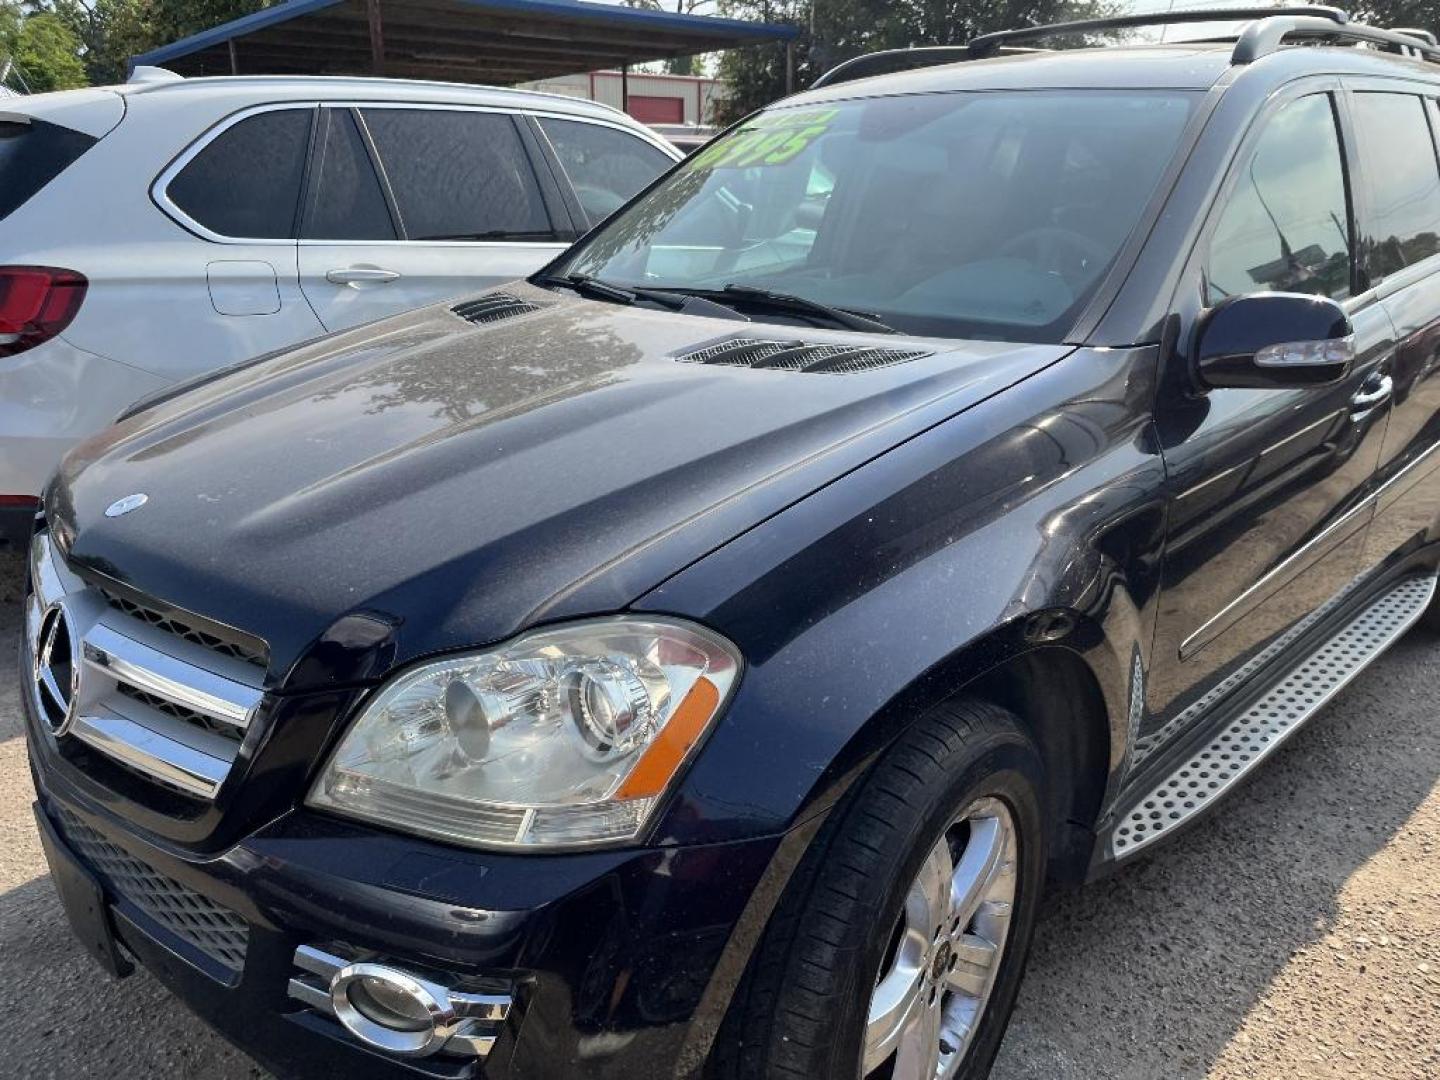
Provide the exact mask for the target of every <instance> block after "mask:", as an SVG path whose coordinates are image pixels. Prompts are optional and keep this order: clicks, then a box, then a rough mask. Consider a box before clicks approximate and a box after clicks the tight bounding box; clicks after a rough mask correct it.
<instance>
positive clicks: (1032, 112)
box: [556, 90, 1194, 342]
mask: <svg viewBox="0 0 1440 1080" xmlns="http://www.w3.org/2000/svg"><path fill="white" fill-rule="evenodd" d="M1193 100H1194V95H1192V94H1187V93H1182V92H1172V91H1071V90H1067V91H1014V92H996V91H987V92H978V93H975V92H964V93H942V94H924V95H911V96H902V97H889V98H874V99H867V100H857V101H846V102H840V103H837V104H834V105H826V106H824V107H814V106H811V107H794V106H792V107H789V108H781V109H774V110H771V111H769V112H766V113H761V114H759V115H757V116H755V117H753V118H752V119H750V120H748V121H746V122H745V123H744V124H743V125H741V126H740V127H739V128H737V129H736V130H734V131H732V132H731V133H729V134H728V135H726V136H725V137H723V138H721V139H719V140H717V141H716V142H714V143H712V144H710V145H709V146H708V147H706V148H705V149H704V150H702V151H701V152H700V153H698V154H697V155H695V156H694V157H692V158H690V159H688V160H687V161H685V162H682V163H681V164H680V165H679V166H678V167H677V168H676V170H675V171H674V172H673V173H671V175H670V176H668V177H667V178H666V179H665V180H664V181H663V182H662V183H661V184H660V185H659V186H658V187H656V188H655V189H654V190H652V191H651V192H650V193H649V194H648V195H646V196H645V197H644V198H642V199H641V200H640V201H638V202H637V203H635V204H634V205H633V206H631V207H630V208H629V209H627V210H625V211H623V212H622V213H621V214H619V215H618V216H617V217H615V218H613V219H612V220H611V221H610V222H608V223H607V224H606V225H605V226H603V227H602V228H601V229H600V230H598V231H597V232H596V233H594V234H592V236H591V237H589V238H588V239H587V240H585V241H584V242H582V244H581V245H580V246H579V247H578V248H577V249H576V251H575V253H574V254H573V255H572V256H571V257H570V258H569V259H568V260H567V261H566V262H565V263H564V264H562V265H561V266H559V267H557V268H556V273H557V274H558V275H561V276H564V275H575V274H579V275H585V276H587V277H593V278H598V279H600V280H602V281H604V282H606V283H613V284H617V285H627V286H634V287H639V286H648V287H650V288H654V289H665V288H673V289H694V290H723V289H725V288H726V287H727V286H730V285H740V286H746V287H750V288H756V289H764V290H767V291H770V292H776V293H784V294H787V295H788V296H791V297H802V298H804V299H805V300H807V301H816V302H819V303H822V304H825V305H828V306H830V307H832V308H840V309H844V310H846V311H852V312H861V313H863V314H865V315H867V316H871V317H873V318H875V319H877V320H879V321H881V322H883V323H886V324H888V325H890V326H892V327H895V328H896V329H898V330H902V331H904V332H907V333H912V334H923V335H934V336H941V337H965V338H988V339H995V340H1007V341H1030V342H1058V341H1062V340H1063V339H1064V337H1065V335H1066V334H1067V333H1068V331H1069V329H1070V327H1071V325H1072V324H1073V323H1074V321H1075V319H1076V318H1077V317H1078V316H1079V314H1080V311H1081V308H1082V306H1083V305H1084V304H1085V302H1086V301H1087V300H1088V299H1089V298H1090V296H1091V295H1092V294H1093V293H1094V291H1095V290H1096V288H1098V286H1099V284H1100V282H1101V280H1102V279H1103V277H1104V275H1105V272H1106V271H1107V270H1108V269H1109V267H1110V265H1111V264H1112V263H1113V262H1114V260H1115V257H1116V255H1117V253H1118V252H1119V250H1120V248H1121V246H1122V245H1123V244H1124V242H1125V239H1126V237H1128V236H1129V235H1130V232H1131V231H1132V230H1133V229H1134V227H1135V224H1136V222H1137V221H1138V220H1139V218H1140V215H1141V213H1142V212H1143V210H1144V208H1145V206H1146V204H1147V203H1148V202H1149V200H1150V197H1151V195H1152V193H1153V191H1154V188H1155V184H1156V181H1157V179H1158V178H1159V176H1160V174H1161V172H1162V171H1163V170H1164V168H1165V166H1166V164H1167V163H1168V162H1169V160H1170V158H1171V156H1172V155H1173V154H1174V152H1175V148H1176V146H1177V144H1178V143H1179V140H1180V134H1181V131H1182V130H1183V128H1184V126H1185V122H1186V120H1187V118H1188V116H1189V114H1190V108H1191V104H1192V102H1193ZM712 295H713V294H712ZM721 300H722V302H725V300H724V298H723V297H722V298H721ZM766 317H767V318H768V317H771V316H769V315H767V316H766Z"/></svg>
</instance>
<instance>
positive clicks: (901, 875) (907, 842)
mask: <svg viewBox="0 0 1440 1080" xmlns="http://www.w3.org/2000/svg"><path fill="white" fill-rule="evenodd" d="M1042 787H1043V769H1042V765H1041V760H1040V756H1039V754H1038V752H1037V751H1036V749H1035V746H1034V744H1033V743H1032V742H1031V740H1030V738H1029V737H1028V736H1027V735H1026V734H1025V732H1024V730H1023V729H1022V728H1021V726H1020V724H1019V723H1018V721H1017V720H1016V719H1015V717H1014V716H1012V715H1011V714H1010V713H1008V712H1006V711H1005V710H1004V709H1001V708H999V707H997V706H995V705H991V704H989V703H986V702H981V701H975V700H969V699H965V698H956V699H952V700H951V701H948V702H946V703H944V704H942V705H939V706H937V707H935V708H933V709H931V710H929V711H928V712H927V713H926V714H924V715H923V716H922V717H921V718H920V720H918V721H917V722H916V723H915V724H914V725H913V727H911V728H910V729H909V730H908V731H907V732H906V733H905V734H904V735H903V736H902V737H901V738H900V740H899V741H898V742H897V743H896V744H895V745H894V746H893V747H892V748H891V749H890V750H888V751H887V752H886V753H885V754H884V755H883V756H882V757H881V759H880V760H879V761H878V762H877V763H876V765H875V766H874V767H873V768H872V769H871V770H870V772H869V773H868V774H867V775H866V777H865V778H864V779H863V780H862V781H861V782H860V783H859V785H858V790H856V791H854V792H852V793H851V794H850V795H848V796H847V797H846V799H845V800H844V802H842V804H841V806H840V807H839V808H837V810H836V811H835V812H834V813H833V814H832V815H831V819H830V820H829V821H827V822H826V824H825V826H824V828H822V830H821V833H820V835H819V836H818V837H817V838H816V841H815V843H814V845H813V846H812V848H811V849H810V851H809V852H807V854H806V855H805V857H804V858H803V859H802V861H801V865H800V866H799V867H798V868H797V870H796V873H795V875H794V876H793V877H792V879H791V882H790V884H789V886H788V887H787V889H786V892H785V894H784V895H783V896H782V897H781V900H780V903H779V905H778V907H777V910H776V912H775V914H774V915H773V917H772V919H771V922H770V925H769V927H768V928H767V930H766V933H765V935H764V937H763V939H762V941H761V945H760V947H759V949H758V950H757V952H756V955H755V958H754V959H753V960H752V963H751V966H750V969H749V970H748V971H747V973H746V976H745V978H744V980H743V981H742V983H741V986H740V989H739V991H738V992H737V995H736V999H735V1001H734V1003H733V1004H732V1007H731V1009H730V1012H729V1014H728V1016H727V1018H726V1022H725V1024H724V1026H723V1027H722V1029H721V1031H720V1033H719V1036H718V1038H717V1043H716V1048H715V1053H714V1055H713V1057H712V1063H713V1064H712V1068H711V1070H710V1075H711V1076H712V1077H715V1078H716V1080H854V1078H857V1077H861V1076H867V1077H875V1078H876V1080H880V1078H886V1080H917V1078H918V1077H921V1076H923V1077H924V1080H931V1077H932V1076H933V1075H935V1073H934V1069H935V1065H934V1064H932V1065H931V1069H930V1072H929V1074H928V1075H927V1073H926V1069H925V1067H924V1065H923V1062H921V1061H920V1058H921V1057H923V1056H925V1053H926V1052H925V1050H924V1047H926V1046H933V1045H935V1043H933V1042H931V1041H929V1039H928V1036H929V1034H931V1032H932V1031H933V1027H932V1028H931V1029H922V1030H920V1031H919V1034H915V1029H910V1028H907V1029H906V1030H907V1031H909V1032H910V1035H909V1036H908V1038H907V1040H906V1041H905V1043H904V1045H903V1046H901V1047H900V1048H899V1049H898V1050H897V1051H896V1052H895V1053H893V1054H891V1055H890V1056H889V1058H888V1059H880V1061H881V1063H880V1064H879V1065H878V1066H877V1065H876V1062H875V1059H876V1054H877V1053H879V1052H881V1050H882V1048H883V1047H885V1046H886V1045H887V1044H886V1043H885V1041H884V1040H883V1039H879V1038H877V1037H876V1033H877V1032H879V1031H880V1030H881V1029H882V1028H883V1027H884V1025H882V1024H878V1023H877V1025H875V1027H874V1029H873V1030H867V1028H870V1024H869V1021H870V1019H871V1013H872V1009H874V1010H876V1011H877V1012H876V1015H877V1016H879V1015H881V1013H882V1011H883V1010H880V1003H881V1000H882V993H881V987H882V985H883V986H884V988H885V993H884V995H883V997H884V1000H889V1001H897V1000H901V999H902V998H903V999H904V1000H907V1001H913V1000H925V1001H926V1002H928V1001H929V1000H930V999H929V998H928V990H927V987H928V988H935V989H936V991H937V998H936V1000H938V1001H939V1003H940V1004H939V1006H937V1007H932V1009H931V1010H930V1011H928V1012H926V1014H925V1015H926V1016H927V1017H928V1016H933V1015H935V1012H934V1009H935V1008H939V1009H942V1010H949V1011H950V1012H952V1013H954V1014H955V1015H964V1011H965V1010H967V1009H968V1010H970V1012H971V1014H972V1015H973V1013H974V1012H977V1011H978V1014H979V1015H978V1020H975V1021H974V1022H973V1023H972V1024H970V1025H969V1027H968V1030H967V1034H966V1035H965V1037H964V1038H963V1039H962V1038H960V1037H959V1036H958V1034H957V1033H958V1032H959V1031H960V1026H959V1024H958V1023H951V1024H949V1026H948V1028H947V1029H946V1034H945V1037H946V1038H947V1039H948V1040H949V1041H947V1042H945V1043H943V1044H941V1049H942V1050H943V1049H944V1048H945V1047H948V1048H949V1049H950V1051H951V1052H950V1053H948V1054H937V1056H936V1057H935V1058H933V1059H932V1061H933V1062H935V1063H937V1064H943V1065H944V1069H943V1072H942V1075H944V1076H945V1077H946V1078H947V1080H980V1078H983V1077H985V1076H987V1075H988V1074H989V1071H990V1066H991V1064H992V1062H993V1061H994V1059H995V1055H996V1053H997V1052H998V1050H999V1048H1000V1041H1001V1039H1002V1038H1003V1036H1004V1034H1005V1028H1006V1025H1007V1024H1008V1023H1009V1019H1010V1012H1011V1010H1012V1009H1013V1008H1014V1003H1015V996H1016V993H1017V992H1018V990H1019V986H1020V979H1021V976H1022V975H1023V973H1024V968H1025V960H1026V954H1027V953H1028V951H1029V946H1030V938H1031V934H1032V932H1033V930H1034V925H1035V913H1036V907H1037V903H1038V901H1039V898H1040V893H1041V890H1042V887H1043V882H1044V878H1045V866H1046V850H1045V833H1046V830H1045V823H1044V820H1043V815H1042V811H1041V807H1042V806H1043V805H1044V802H1043V799H1042ZM967 811H973V812H974V816H971V817H968V818H963V819H961V820H960V821H957V817H958V816H959V815H962V814H965V813H966V812H967ZM987 815H988V816H987ZM1003 815H1008V820H1009V822H1010V823H1011V825H1012V826H1013V831H1012V834H1011V836H1012V842H1011V843H1010V844H1009V845H1008V846H1007V847H1005V848H1004V852H1005V855H1006V857H1005V858H1003V859H1001V860H1000V863H1001V864H1002V869H1001V871H1000V872H998V873H996V874H993V875H991V876H990V877H989V878H987V879H986V880H989V881H991V882H992V883H994V884H993V887H994V889H996V890H998V891H995V892H989V893H987V894H986V895H987V896H991V897H993V896H997V895H998V896H1003V895H1006V893H1005V887H1004V886H1005V882H1006V879H1007V878H1008V879H1009V882H1010V887H1013V902H1012V903H1011V905H1010V912H1009V919H1008V933H1003V932H1000V933H997V926H998V924H999V922H1000V921H1003V920H1001V919H1000V915H999V914H997V911H998V910H999V909H996V908H995V907H994V906H993V904H994V901H993V900H992V901H987V903H986V904H982V905H981V911H980V912H978V913H977V914H976V915H975V916H974V918H973V919H971V920H969V921H967V923H966V926H964V927H961V928H960V930H961V931H962V932H963V931H965V930H966V929H967V928H969V929H970V930H972V931H973V933H971V934H968V935H966V936H964V937H963V938H958V937H957V938H955V940H956V941H957V942H959V943H961V944H963V945H964V946H965V948H964V949H963V953H964V955H965V956H967V957H968V956H976V955H979V954H977V952H976V951H975V945H974V943H975V942H976V941H977V938H979V937H981V936H984V935H988V936H989V937H992V938H993V937H995V936H1000V937H1001V938H1002V940H1001V942H1000V945H1001V948H1000V951H999V953H998V956H999V959H998V963H994V964H992V965H990V966H989V968H988V970H987V973H986V974H984V975H983V976H980V975H976V974H974V972H975V971H976V970H977V969H974V968H968V967H966V966H964V965H960V966H959V971H958V974H956V975H954V976H947V977H946V979H945V980H944V981H943V982H941V981H939V980H940V976H939V975H938V974H937V969H938V968H942V967H943V968H946V969H948V970H949V971H951V972H954V971H956V965H957V963H958V957H957V950H956V949H955V948H954V947H953V946H952V947H951V948H950V950H949V951H948V952H945V951H944V949H942V947H941V946H940V945H938V944H926V943H924V942H923V941H922V932H921V931H923V928H924V927H926V926H929V925H931V924H932V923H933V919H931V918H930V916H932V915H933V913H934V911H935V905H934V904H933V903H930V904H926V903H924V902H923V899H924V898H926V897H928V898H930V899H931V900H935V899H937V898H938V897H940V896H942V895H943V896H947V897H948V896H949V895H950V890H949V889H948V888H945V887H944V886H943V885H937V883H939V882H942V881H943V880H944V878H943V874H944V871H945V864H944V860H943V857H942V856H941V855H940V854H939V851H940V841H941V839H942V837H943V838H944V839H945V849H946V850H947V851H950V852H951V853H952V859H953V862H952V867H954V868H955V871H956V872H955V878H956V880H957V881H958V880H961V874H960V871H963V870H965V869H966V868H967V867H973V866H974V865H978V863H976V861H975V859H976V856H974V855H972V857H971V858H970V860H969V861H968V862H967V860H966V858H965V855H966V853H970V852H972V850H973V851H974V852H981V853H984V852H987V851H988V852H991V853H992V854H993V852H994V851H995V850H996V848H995V847H994V844H993V840H994V837H995V835H996V834H997V832H999V831H1003V826H1004V824H1005V818H1004V816H1003ZM1006 864H1008V865H1011V866H1013V871H1012V872H1010V873H1006V872H1005V871H1004V869H1003V865H1006ZM922 871H923V873H924V881H923V882H922V881H921V880H919V879H920V878H921V875H922ZM964 880H965V881H971V880H980V879H979V878H972V877H965V878H964ZM924 884H929V885H930V886H931V888H929V889H926V888H924V887H923V885H924ZM987 888H988V886H987ZM972 895H973V891H972ZM917 897H918V898H920V899H917ZM952 914H953V911H952ZM946 917H947V918H950V916H948V915H947V916H946ZM967 918H968V917H967ZM927 919H929V920H930V921H927ZM951 921H952V922H953V919H951ZM932 940H933V935H932ZM982 944H983V942H982ZM917 970H920V972H921V973H920V974H919V975H914V972H916V971H917ZM989 972H993V974H990V973H989ZM882 976H883V977H884V981H883V983H882ZM962 976H963V977H964V981H965V982H967V983H969V984H971V985H970V989H971V990H975V991H977V992H976V993H975V995H974V1000H973V1001H972V1000H971V997H970V996H969V991H965V992H962V991H959V990H956V989H954V986H953V984H952V982H951V981H950V979H951V978H960V977H962ZM912 977H913V978H914V979H918V980H919V982H918V983H917V984H915V985H918V986H919V993H918V995H914V994H910V993H909V991H908V990H907V991H906V992H905V993H904V994H902V997H901V998H896V996H895V994H894V993H893V992H892V991H894V990H895V988H896V987H902V986H903V987H907V988H908V987H910V986H911V985H912ZM981 983H988V993H983V994H982V993H980V992H979V989H980V987H979V984H981ZM942 987H943V988H944V990H947V991H948V993H944V992H940V991H941V988H942ZM872 998H873V999H874V1000H872ZM912 1007H916V1008H923V1006H912ZM899 1011H903V1010H896V1012H897V1013H898V1012H899ZM907 1015H908V1013H907ZM932 1023H933V1022H932ZM936 1034H939V1033H938V1032H936ZM867 1039H868V1040H869V1041H870V1045H869V1047H867V1045H866V1041H867ZM952 1043H957V1044H962V1045H951V1044H952ZM916 1047H920V1050H919V1051H918V1052H917V1050H916ZM917 1053H918V1056H917ZM865 1056H869V1057H870V1058H871V1059H872V1060H871V1062H870V1067H869V1068H867V1069H864V1070H863V1071H862V1064H863V1062H862V1058H863V1057H865Z"/></svg>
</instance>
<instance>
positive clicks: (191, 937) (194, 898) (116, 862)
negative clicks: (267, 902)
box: [54, 804, 250, 974]
mask: <svg viewBox="0 0 1440 1080" xmlns="http://www.w3.org/2000/svg"><path fill="white" fill-rule="evenodd" d="M54 809H55V817H56V818H57V819H58V824H59V826H60V832H61V833H62V834H63V835H64V837H65V839H66V840H67V841H68V842H69V844H70V846H71V847H72V848H74V849H75V851H76V853H77V854H79V855H80V856H81V858H83V859H84V860H85V861H86V862H87V863H88V864H89V865H90V868H91V869H92V870H94V871H95V872H96V873H97V874H99V875H100V877H101V878H103V879H104V880H105V882H106V884H108V885H109V886H110V888H111V889H112V890H114V892H115V894H116V895H117V896H119V897H122V898H124V899H125V900H128V901H129V902H130V903H132V904H134V905H135V906H136V907H137V908H139V909H140V910H141V911H143V912H144V913H145V914H146V915H147V916H149V917H150V918H151V919H153V920H154V921H155V922H156V923H158V924H159V925H160V926H163V927H164V928H165V929H166V930H168V931H170V932H171V933H172V934H174V935H175V936H176V937H178V938H179V939H180V940H181V941H184V942H185V943H186V944H187V945H190V946H191V947H193V948H195V949H197V950H198V951H200V952H202V953H204V954H205V955H206V956H208V957H209V958H210V959H211V960H214V961H215V962H216V963H218V964H221V965H222V966H223V967H225V968H227V969H228V970H230V971H233V972H235V973H236V974H238V973H239V972H240V971H241V970H242V969H243V968H244V966H245V952H246V950H247V948H248V947H249V944H250V928H249V926H248V925H246V923H245V920H244V919H242V918H240V916H239V915H236V914H235V913H234V912H233V911H231V910H229V909H228V908H225V907H222V906H221V905H219V904H217V903H215V902H214V901H213V900H210V899H209V898H207V897H205V896H202V895H201V894H200V893H197V892H196V891H195V890H193V889H190V888H188V887H186V886H184V885H182V884H180V882H178V881H175V880H174V879H173V878H170V877H167V876H166V875H164V874H162V873H160V872H159V871H158V870H155V869H154V868H153V867H151V866H149V865H148V864H146V863H144V862H142V861H141V860H139V859H137V858H136V857H135V856H133V855H131V854H130V853H129V852H128V851H126V850H125V849H124V848H122V847H120V846H119V845H118V844H112V843H111V842H110V841H109V840H107V839H105V837H103V836H101V835H100V833H98V832H96V831H95V830H94V829H92V828H91V827H90V826H89V825H87V824H85V823H84V822H83V821H81V820H80V818H78V817H77V816H76V815H75V814H74V813H72V812H71V811H69V810H67V809H65V808H64V807H63V806H60V805H58V804H56V806H55V808H54Z"/></svg>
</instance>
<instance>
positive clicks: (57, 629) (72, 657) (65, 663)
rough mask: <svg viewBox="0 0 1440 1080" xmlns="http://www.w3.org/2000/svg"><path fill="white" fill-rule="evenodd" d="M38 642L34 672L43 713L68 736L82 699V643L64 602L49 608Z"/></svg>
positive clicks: (48, 722)
mask: <svg viewBox="0 0 1440 1080" xmlns="http://www.w3.org/2000/svg"><path fill="white" fill-rule="evenodd" d="M34 644H35V650H34V656H35V661H34V664H33V667H32V672H33V675H34V679H35V697H36V701H37V703H38V704H39V706H40V716H41V718H42V719H43V720H44V721H45V724H46V726H47V727H49V729H50V731H51V732H52V733H53V734H55V735H57V736H58V735H64V734H65V732H67V731H68V730H69V729H70V725H71V724H72V723H73V722H74V720H75V711H76V706H77V705H78V704H79V699H80V643H79V642H78V641H77V640H76V638H75V635H74V633H73V632H72V631H71V629H70V620H69V618H68V617H67V616H66V614H65V607H64V605H63V604H58V603H56V604H51V605H50V606H49V607H48V608H46V609H45V613H44V614H43V615H41V616H40V626H39V631H38V633H37V634H36V635H35V643H34Z"/></svg>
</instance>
